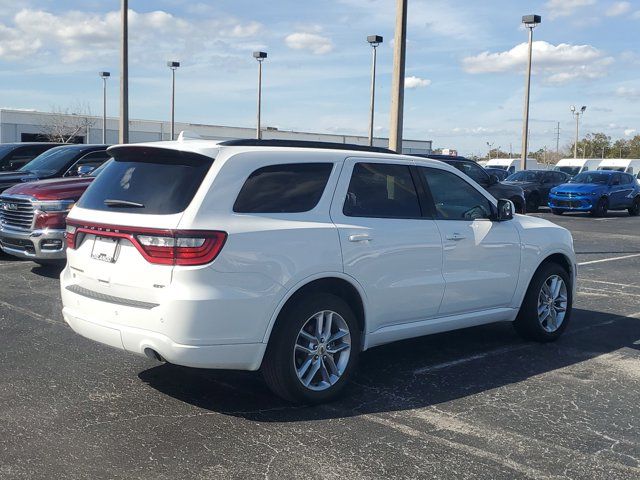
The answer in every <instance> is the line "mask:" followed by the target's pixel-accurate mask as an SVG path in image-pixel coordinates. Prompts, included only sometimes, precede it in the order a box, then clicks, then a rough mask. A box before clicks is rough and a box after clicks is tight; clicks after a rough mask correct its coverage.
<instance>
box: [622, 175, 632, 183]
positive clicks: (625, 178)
mask: <svg viewBox="0 0 640 480" xmlns="http://www.w3.org/2000/svg"><path fill="white" fill-rule="evenodd" d="M620 176H621V177H622V179H621V180H620V184H622V185H628V184H630V183H632V182H633V177H632V176H630V175H620Z"/></svg>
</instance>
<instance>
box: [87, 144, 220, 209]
mask: <svg viewBox="0 0 640 480" xmlns="http://www.w3.org/2000/svg"><path fill="white" fill-rule="evenodd" d="M154 150H155V151H154ZM114 157H116V159H115V161H113V162H109V163H108V164H107V165H106V167H105V168H104V170H103V171H102V172H101V174H100V175H99V176H97V177H96V179H95V180H94V181H93V182H92V183H91V185H90V186H89V188H88V189H87V190H86V192H85V193H84V195H83V196H82V197H81V198H80V201H79V202H78V206H79V207H82V208H89V209H92V210H103V211H109V212H111V211H115V212H123V213H145V214H155V215H169V214H173V213H179V212H182V211H184V210H185V209H186V208H187V206H188V205H189V203H191V200H192V199H193V196H194V195H195V193H196V191H197V190H198V188H199V187H200V184H201V183H202V180H203V179H204V177H205V175H206V174H207V171H208V170H209V168H210V167H211V164H212V163H213V159H212V158H209V157H205V156H203V155H198V154H187V153H184V152H178V151H171V150H161V149H146V150H145V151H142V150H141V151H140V152H139V154H138V152H137V151H136V149H134V148H131V149H127V151H125V152H122V153H119V152H118V150H116V151H114ZM118 157H119V158H118ZM136 157H138V158H136Z"/></svg>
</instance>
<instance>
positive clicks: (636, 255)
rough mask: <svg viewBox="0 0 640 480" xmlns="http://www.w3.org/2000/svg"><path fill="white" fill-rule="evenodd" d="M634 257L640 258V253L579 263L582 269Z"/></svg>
mask: <svg viewBox="0 0 640 480" xmlns="http://www.w3.org/2000/svg"><path fill="white" fill-rule="evenodd" d="M634 257H640V253H635V254H633V255H625V256H623V257H613V258H602V259H600V260H591V261H589V262H581V263H578V266H579V267H582V266H583V265H592V264H594V263H603V262H613V261H614V260H624V259H625V258H634Z"/></svg>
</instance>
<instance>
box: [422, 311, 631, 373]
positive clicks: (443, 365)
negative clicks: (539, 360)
mask: <svg viewBox="0 0 640 480" xmlns="http://www.w3.org/2000/svg"><path fill="white" fill-rule="evenodd" d="M626 317H627V318H639V319H640V312H636V313H632V314H631V315H626ZM614 322H615V319H611V320H605V321H604V322H600V323H596V324H594V325H587V326H585V327H581V328H576V329H573V330H571V331H570V332H568V333H567V334H566V336H572V335H575V334H576V333H581V332H584V331H587V330H591V329H592V328H597V327H603V326H605V325H611V324H612V323H614ZM536 345H539V344H538V343H534V342H529V343H522V344H520V345H510V346H507V347H500V348H495V349H493V350H488V351H486V352H482V353H478V354H476V355H471V356H469V357H464V358H458V359H456V360H451V361H450V362H443V363H437V364H435V365H429V366H426V367H420V368H418V369H416V370H414V371H413V374H414V375H421V374H423V373H431V372H437V371H439V370H444V369H445V368H449V367H453V366H456V365H462V364H464V363H469V362H473V361H475V360H481V359H483V358H487V357H493V356H495V355H502V354H503V353H511V352H516V351H518V350H524V349H526V348H528V347H533V346H536Z"/></svg>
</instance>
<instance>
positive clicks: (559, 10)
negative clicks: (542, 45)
mask: <svg viewBox="0 0 640 480" xmlns="http://www.w3.org/2000/svg"><path fill="white" fill-rule="evenodd" d="M595 3H596V0H549V1H548V2H547V3H545V7H547V8H548V9H549V16H550V17H551V19H552V20H553V19H555V18H559V17H568V16H569V15H572V14H573V13H574V12H576V11H579V10H580V9H582V8H584V7H589V6H591V5H594V4H595Z"/></svg>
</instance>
